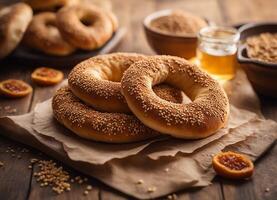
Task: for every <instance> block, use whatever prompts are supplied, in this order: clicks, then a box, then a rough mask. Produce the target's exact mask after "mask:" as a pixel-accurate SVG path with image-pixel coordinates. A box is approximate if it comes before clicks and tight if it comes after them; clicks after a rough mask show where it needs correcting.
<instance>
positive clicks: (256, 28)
mask: <svg viewBox="0 0 277 200" xmlns="http://www.w3.org/2000/svg"><path fill="white" fill-rule="evenodd" d="M239 32H240V39H241V44H240V45H239V48H238V53H237V59H238V62H239V63H240V64H241V66H242V68H243V69H244V70H245V72H246V74H247V77H248V79H249V81H250V82H251V83H252V85H253V87H254V89H255V90H256V91H257V92H258V93H260V94H263V95H266V96H271V97H275V98H277V64H273V63H268V62H263V61H260V60H255V59H252V58H249V57H248V56H247V50H246V45H245V40H246V38H248V37H250V36H254V35H259V34H261V33H265V32H269V33H277V23H251V24H246V25H243V26H242V27H240V28H239Z"/></svg>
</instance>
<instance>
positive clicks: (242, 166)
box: [212, 151, 254, 179]
mask: <svg viewBox="0 0 277 200" xmlns="http://www.w3.org/2000/svg"><path fill="white" fill-rule="evenodd" d="M212 164H213V168H214V170H215V171H216V172H217V173H218V174H219V175H221V176H223V177H226V178H230V179H243V178H248V177H250V176H251V175H252V174H253V170H254V165H253V163H252V161H251V160H250V159H249V158H247V157H246V156H244V155H242V154H239V153H235V152H231V151H228V152H221V153H219V154H217V155H216V156H214V157H213V162H212Z"/></svg>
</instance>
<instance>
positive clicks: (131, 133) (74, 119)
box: [52, 87, 158, 143]
mask: <svg viewBox="0 0 277 200" xmlns="http://www.w3.org/2000/svg"><path fill="white" fill-rule="evenodd" d="M52 108H53V113H54V117H55V118H56V119H57V120H58V122H60V123H61V124H63V125H64V126H65V127H67V128H68V129H70V130H71V131H72V132H74V133H75V134H77V135H79V136H81V137H83V138H86V139H90V140H95V141H101V142H108V143H128V142H135V141H141V140H145V139H148V138H151V137H155V136H157V135H158V133H157V132H156V131H154V130H152V129H150V128H148V127H146V126H144V125H143V124H142V123H141V122H140V121H139V120H138V119H137V118H136V117H135V116H134V115H128V114H123V113H105V112H99V111H96V110H94V109H93V108H91V107H89V106H87V105H86V104H84V103H82V102H81V101H80V100H79V99H78V98H77V97H76V96H75V95H74V94H73V93H72V92H71V91H70V89H69V88H68V87H64V88H61V89H59V90H58V91H57V92H56V94H55V95H54V97H53V100H52Z"/></svg>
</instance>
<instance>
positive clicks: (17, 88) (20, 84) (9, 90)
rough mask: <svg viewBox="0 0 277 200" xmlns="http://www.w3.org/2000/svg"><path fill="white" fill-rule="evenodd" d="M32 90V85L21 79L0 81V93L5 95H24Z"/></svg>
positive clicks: (15, 96)
mask: <svg viewBox="0 0 277 200" xmlns="http://www.w3.org/2000/svg"><path fill="white" fill-rule="evenodd" d="M32 91H33V89H32V87H31V86H30V85H29V84H28V83H25V82H24V81H21V80H16V79H8V80H5V81H2V82H0V93H1V94H2V95H3V96H6V97H11V98H18V97H24V96H26V95H28V94H29V93H31V92H32Z"/></svg>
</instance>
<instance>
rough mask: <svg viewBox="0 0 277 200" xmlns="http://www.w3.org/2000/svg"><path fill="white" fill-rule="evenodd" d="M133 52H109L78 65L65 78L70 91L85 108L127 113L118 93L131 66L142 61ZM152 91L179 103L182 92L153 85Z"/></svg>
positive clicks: (141, 56)
mask: <svg viewBox="0 0 277 200" xmlns="http://www.w3.org/2000/svg"><path fill="white" fill-rule="evenodd" d="M145 58H146V56H144V55H140V54H135V53H113V54H107V55H101V56H96V57H93V58H90V59H88V60H85V61H83V62H82V63H80V64H78V65H77V66H76V67H74V69H73V70H72V71H71V73H70V74H69V77H68V83H69V87H70V89H71V90H72V92H73V93H74V94H75V95H76V96H77V97H79V98H80V99H81V100H82V101H84V102H86V103H87V104H88V105H90V106H92V107H94V108H96V109H97V110H101V111H106V112H124V113H128V112H130V109H129V108H128V105H127V103H126V101H125V98H124V97H123V95H122V94H121V85H120V80H121V77H122V75H123V72H124V71H125V70H127V69H128V68H129V67H130V65H131V64H133V63H135V62H137V61H139V60H142V59H145ZM154 91H155V92H157V94H158V95H159V96H160V97H161V98H165V99H168V100H171V101H172V102H176V103H182V101H183V98H182V93H181V92H180V91H176V89H173V88H170V87H168V86H157V87H156V89H155V88H154Z"/></svg>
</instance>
